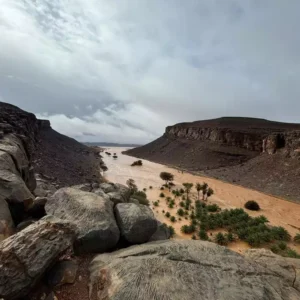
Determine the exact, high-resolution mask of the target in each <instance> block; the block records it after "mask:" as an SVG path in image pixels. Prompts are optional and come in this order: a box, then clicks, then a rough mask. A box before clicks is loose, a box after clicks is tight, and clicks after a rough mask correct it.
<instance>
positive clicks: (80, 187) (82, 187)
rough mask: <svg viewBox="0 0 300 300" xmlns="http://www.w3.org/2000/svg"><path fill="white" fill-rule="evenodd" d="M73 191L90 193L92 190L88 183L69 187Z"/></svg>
mask: <svg viewBox="0 0 300 300" xmlns="http://www.w3.org/2000/svg"><path fill="white" fill-rule="evenodd" d="M71 188H73V189H77V190H80V191H83V192H90V191H91V190H92V186H91V184H90V183H84V184H78V185H73V186H71Z"/></svg>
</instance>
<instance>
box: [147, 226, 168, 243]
mask: <svg viewBox="0 0 300 300" xmlns="http://www.w3.org/2000/svg"><path fill="white" fill-rule="evenodd" d="M170 236H171V233H170V229H169V228H168V226H166V225H165V224H162V223H161V222H157V230H156V231H155V232H154V234H153V235H152V236H151V238H150V239H149V242H154V241H164V240H168V239H169V238H170Z"/></svg>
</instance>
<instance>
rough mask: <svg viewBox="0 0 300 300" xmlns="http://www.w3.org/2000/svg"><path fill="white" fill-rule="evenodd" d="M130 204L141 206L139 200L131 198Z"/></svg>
mask: <svg viewBox="0 0 300 300" xmlns="http://www.w3.org/2000/svg"><path fill="white" fill-rule="evenodd" d="M128 203H134V204H140V202H139V200H137V199H135V198H133V197H131V198H130V199H129V200H128Z"/></svg>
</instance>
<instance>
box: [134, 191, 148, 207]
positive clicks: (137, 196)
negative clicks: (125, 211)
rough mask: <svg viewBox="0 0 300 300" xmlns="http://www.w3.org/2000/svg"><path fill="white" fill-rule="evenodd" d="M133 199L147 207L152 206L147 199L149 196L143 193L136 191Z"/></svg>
mask: <svg viewBox="0 0 300 300" xmlns="http://www.w3.org/2000/svg"><path fill="white" fill-rule="evenodd" d="M131 197H132V198H133V199H135V200H138V201H139V203H140V204H143V205H147V206H149V205H150V202H149V200H148V199H147V195H146V193H144V192H143V191H136V192H134V193H133V195H132V196H131Z"/></svg>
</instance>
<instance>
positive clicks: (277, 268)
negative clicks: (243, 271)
mask: <svg viewBox="0 0 300 300" xmlns="http://www.w3.org/2000/svg"><path fill="white" fill-rule="evenodd" d="M245 257H246V258H247V259H249V260H250V261H254V262H256V263H258V264H259V265H262V266H264V267H266V268H268V269H269V270H272V271H273V272H274V273H275V274H277V275H278V276H280V277H282V278H285V280H286V282H287V283H288V284H290V285H292V286H293V287H295V288H296V289H297V290H299V291H300V276H298V274H300V259H296V258H288V259H287V258H285V257H282V256H279V255H276V254H274V253H273V252H272V251H271V250H268V249H249V250H247V251H246V252H245Z"/></svg>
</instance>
